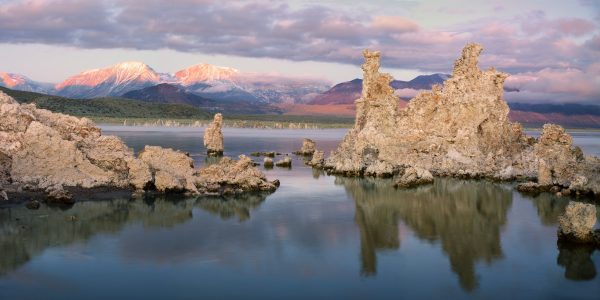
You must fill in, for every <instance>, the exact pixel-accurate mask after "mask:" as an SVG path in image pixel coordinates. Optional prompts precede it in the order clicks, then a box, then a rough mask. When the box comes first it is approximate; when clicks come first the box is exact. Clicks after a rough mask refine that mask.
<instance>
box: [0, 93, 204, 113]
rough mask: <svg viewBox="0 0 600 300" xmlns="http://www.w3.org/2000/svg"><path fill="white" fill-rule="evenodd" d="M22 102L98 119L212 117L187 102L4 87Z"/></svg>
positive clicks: (53, 110) (10, 94) (54, 110)
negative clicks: (88, 96) (89, 96)
mask: <svg viewBox="0 0 600 300" xmlns="http://www.w3.org/2000/svg"><path fill="white" fill-rule="evenodd" d="M0 90H1V91H3V92H4V93H6V94H8V95H9V96H11V97H13V98H15V100H17V101H18V102H19V103H35V104H36V106H37V107H38V108H43V109H47V110H50V111H52V112H58V113H63V114H68V115H72V116H77V117H88V118H91V119H96V118H174V119H184V118H190V119H192V118H193V119H204V120H206V119H208V118H209V117H210V116H209V114H208V113H207V112H205V111H203V110H200V109H199V108H196V107H193V106H191V105H185V104H164V103H151V102H144V101H139V100H130V99H123V98H95V99H70V98H64V97H59V96H51V95H46V94H40V93H33V92H24V91H16V90H11V89H7V88H4V87H0Z"/></svg>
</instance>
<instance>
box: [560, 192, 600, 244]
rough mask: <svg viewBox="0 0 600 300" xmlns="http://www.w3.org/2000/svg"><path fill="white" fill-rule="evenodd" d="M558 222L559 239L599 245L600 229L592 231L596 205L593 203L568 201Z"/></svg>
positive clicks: (594, 222) (594, 223)
mask: <svg viewBox="0 0 600 300" xmlns="http://www.w3.org/2000/svg"><path fill="white" fill-rule="evenodd" d="M558 222H559V226H558V239H559V241H567V242H574V243H582V244H597V245H598V246H600V231H596V232H595V231H594V225H596V206H594V205H593V204H585V203H580V202H574V201H572V202H570V203H569V205H567V208H566V210H565V213H564V214H563V215H562V216H560V217H559V218H558Z"/></svg>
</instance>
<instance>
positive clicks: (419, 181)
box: [394, 167, 433, 188]
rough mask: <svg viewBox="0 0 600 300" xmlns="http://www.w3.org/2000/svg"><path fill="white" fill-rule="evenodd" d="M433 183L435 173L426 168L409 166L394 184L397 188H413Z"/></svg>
mask: <svg viewBox="0 0 600 300" xmlns="http://www.w3.org/2000/svg"><path fill="white" fill-rule="evenodd" d="M431 183H433V175H431V173H430V172H429V171H427V170H425V169H421V168H414V167H409V168H407V169H406V170H404V174H402V176H400V178H398V179H397V181H396V183H395V184H394V186H395V187H397V188H412V187H416V186H419V185H424V184H431Z"/></svg>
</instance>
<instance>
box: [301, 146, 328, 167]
mask: <svg viewBox="0 0 600 300" xmlns="http://www.w3.org/2000/svg"><path fill="white" fill-rule="evenodd" d="M306 164H307V165H309V166H312V167H313V168H317V169H320V168H323V166H324V164H325V153H324V152H323V151H320V150H315V152H314V153H313V156H312V159H311V160H310V161H308V162H307V163H306Z"/></svg>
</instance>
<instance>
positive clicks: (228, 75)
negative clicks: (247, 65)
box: [175, 64, 239, 85]
mask: <svg viewBox="0 0 600 300" xmlns="http://www.w3.org/2000/svg"><path fill="white" fill-rule="evenodd" d="M238 74H239V71H238V70H236V69H234V68H228V67H219V66H213V65H210V64H198V65H194V66H191V67H189V68H185V69H183V70H181V71H178V72H177V73H175V77H176V78H177V79H178V80H179V81H180V82H181V83H182V84H183V85H192V84H195V83H198V82H207V81H208V82H210V81H228V80H232V79H233V78H234V77H235V76H236V75H238Z"/></svg>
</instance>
